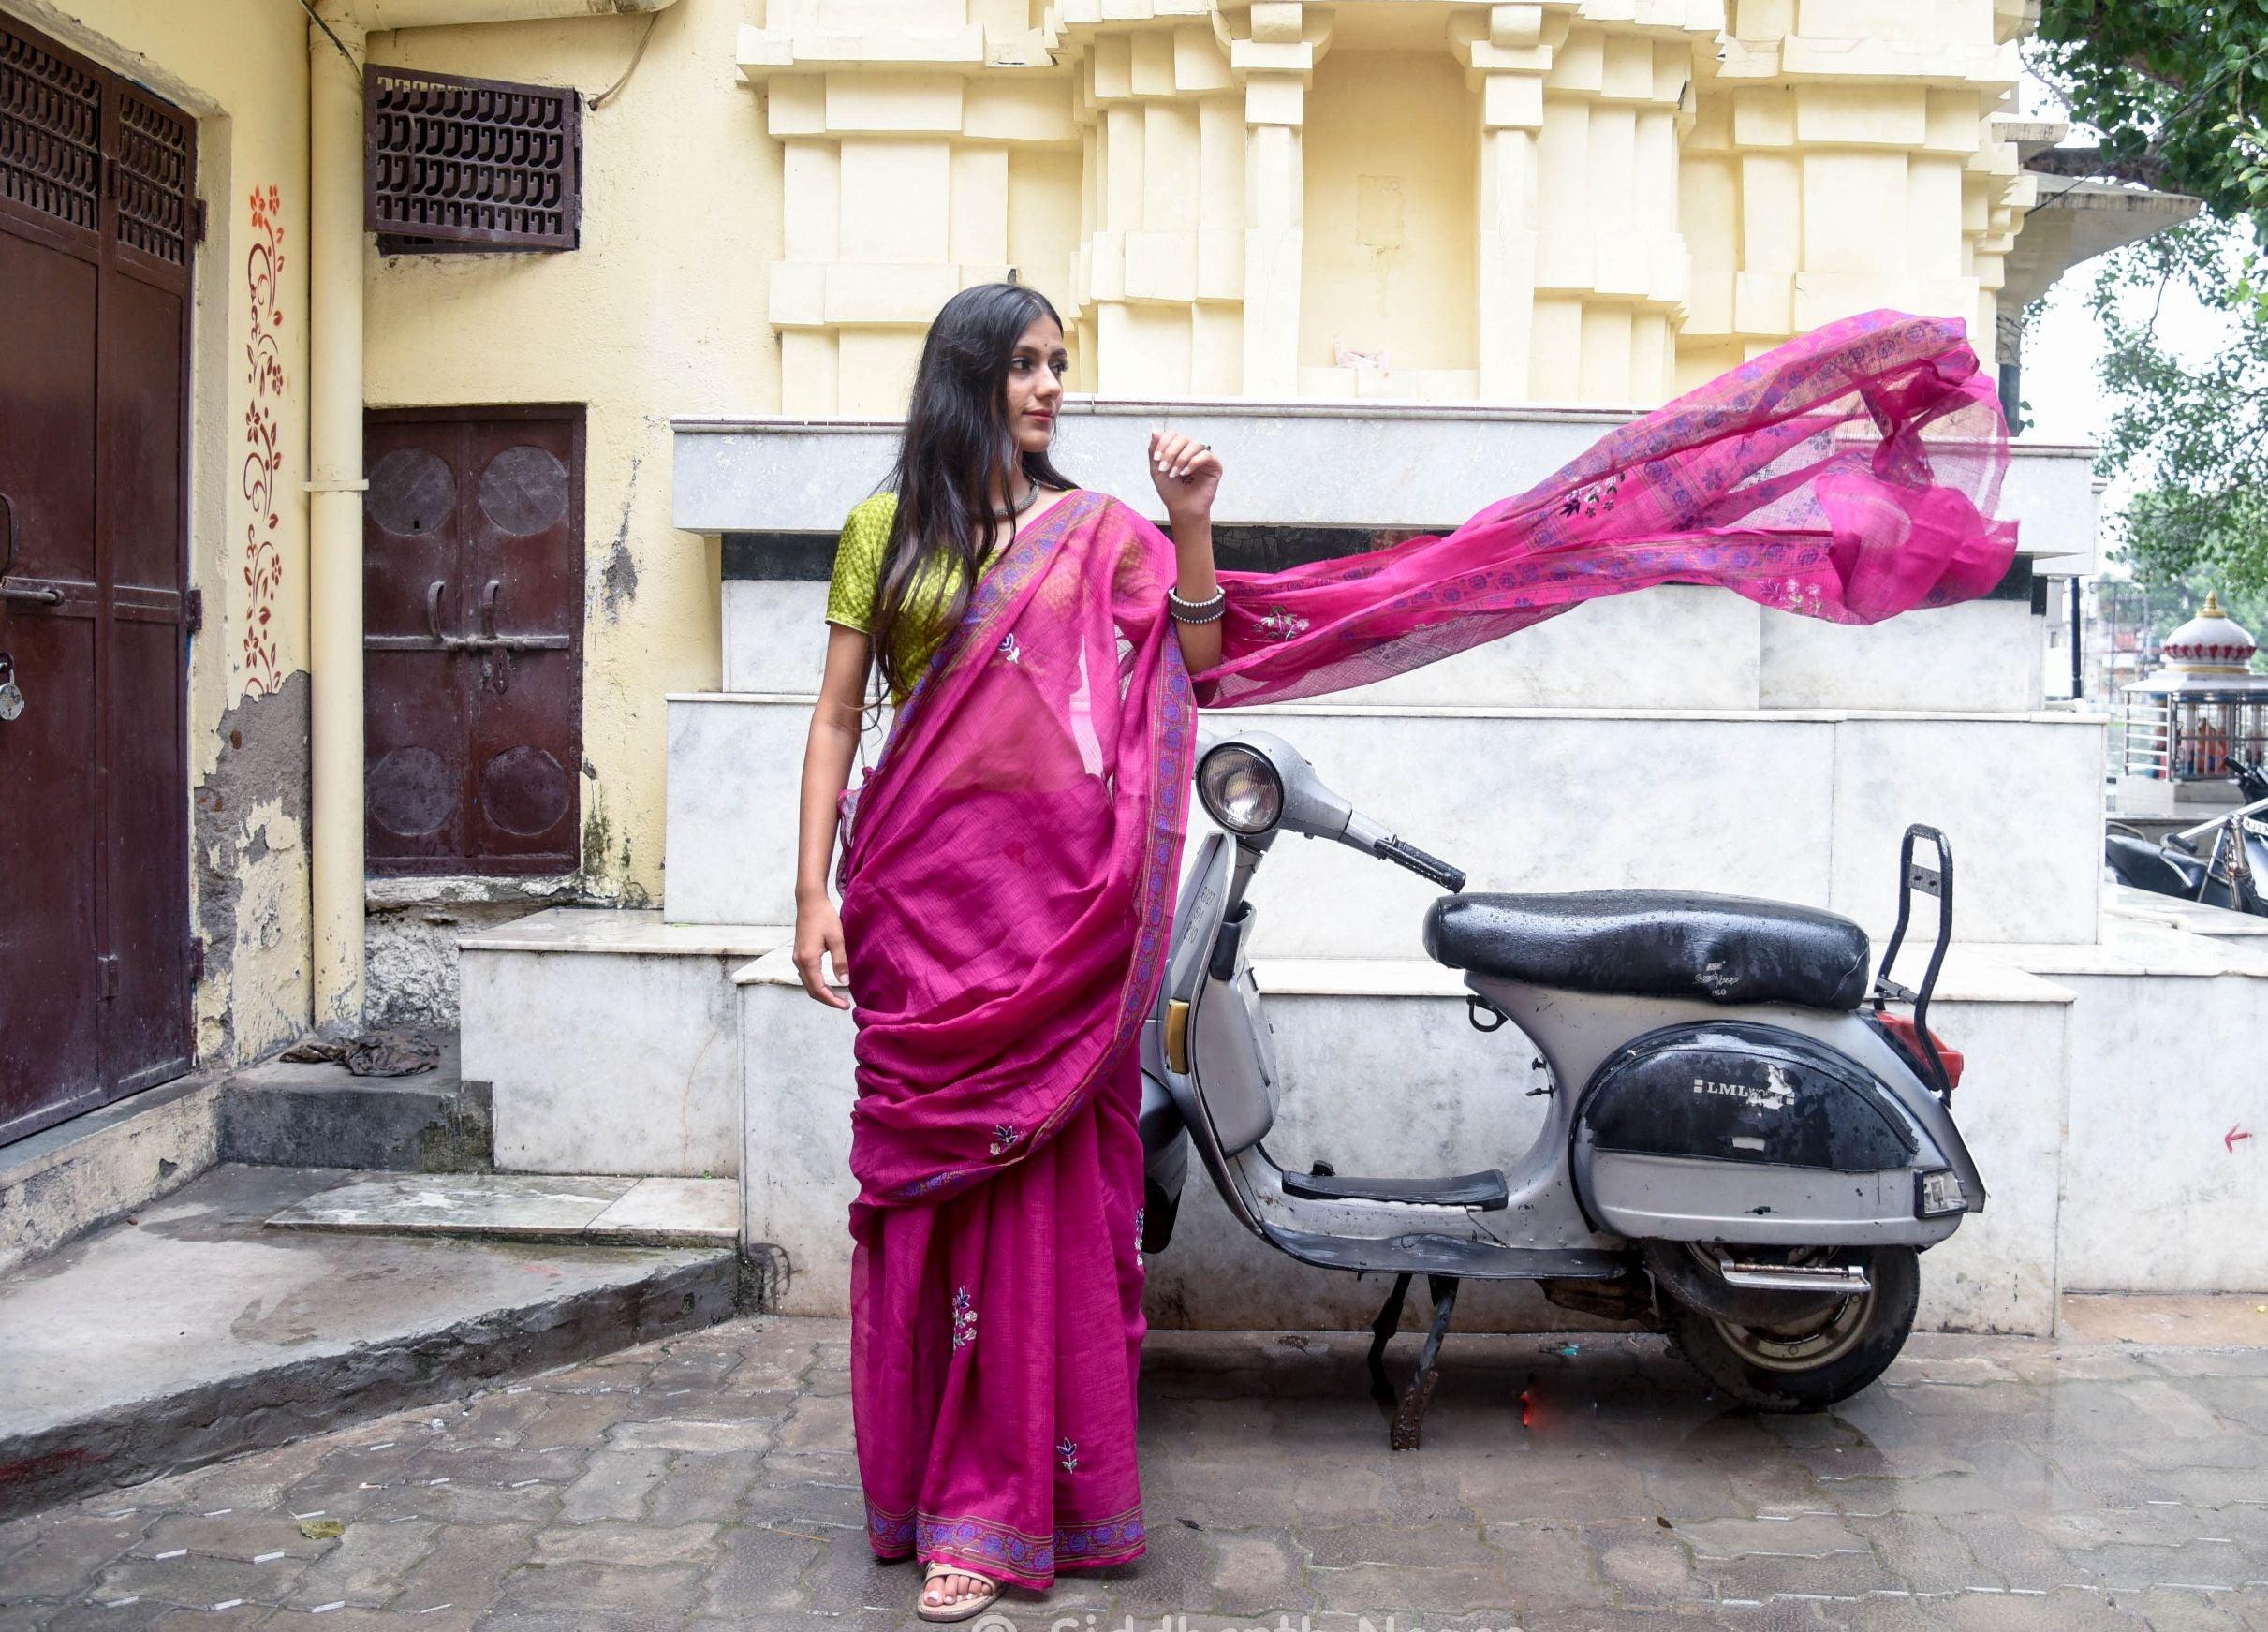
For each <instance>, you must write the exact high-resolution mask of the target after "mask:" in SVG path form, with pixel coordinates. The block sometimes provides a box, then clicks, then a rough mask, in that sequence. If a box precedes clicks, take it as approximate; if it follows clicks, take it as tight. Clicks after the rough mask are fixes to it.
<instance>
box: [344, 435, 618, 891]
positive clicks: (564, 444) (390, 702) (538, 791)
mask: <svg viewBox="0 0 2268 1632" xmlns="http://www.w3.org/2000/svg"><path fill="white" fill-rule="evenodd" d="M363 445H364V450H365V453H364V456H365V459H366V460H367V463H368V472H369V480H370V491H369V494H368V496H367V500H366V502H365V504H364V507H363V527H362V537H363V551H362V562H363V568H362V626H363V641H362V643H363V649H364V650H363V687H364V699H365V702H364V711H363V756H364V763H365V767H366V779H367V789H366V795H365V805H364V809H365V813H366V815H365V843H366V845H367V849H368V866H369V869H370V871H371V872H372V873H374V874H381V875H383V874H393V875H400V874H438V873H472V874H480V873H486V874H526V873H570V872H572V871H574V870H575V868H576V867H577V866H578V865H579V864H580V862H581V859H582V854H581V847H582V839H581V834H582V799H581V788H582V776H581V771H582V582H583V579H582V572H583V540H582V409H580V408H552V407H544V408H468V409H459V410H447V411H444V410H401V411H390V412H384V413H373V414H372V415H370V416H369V419H368V421H367V425H366V428H365V433H364V444H363Z"/></svg>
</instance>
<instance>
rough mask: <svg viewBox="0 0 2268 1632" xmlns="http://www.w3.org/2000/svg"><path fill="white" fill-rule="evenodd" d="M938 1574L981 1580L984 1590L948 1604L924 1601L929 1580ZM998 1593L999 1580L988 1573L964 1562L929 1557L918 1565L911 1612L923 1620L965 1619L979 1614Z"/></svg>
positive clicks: (992, 1602)
mask: <svg viewBox="0 0 2268 1632" xmlns="http://www.w3.org/2000/svg"><path fill="white" fill-rule="evenodd" d="M941 1575H961V1576H966V1577H968V1579H969V1580H971V1581H982V1582H983V1583H984V1585H985V1588H986V1590H985V1591H983V1592H981V1593H979V1594H978V1595H976V1596H975V1597H973V1598H961V1599H957V1600H955V1601H954V1602H952V1603H950V1604H932V1603H930V1602H929V1601H928V1599H929V1583H930V1582H931V1581H935V1580H936V1579H937V1578H938V1577H939V1576H941ZM999 1596H1000V1583H999V1582H998V1581H994V1580H993V1578H992V1577H991V1576H988V1575H979V1574H978V1573H977V1572H976V1571H975V1570H973V1569H971V1568H969V1567H968V1566H966V1565H963V1564H947V1563H945V1562H944V1561H943V1560H942V1559H932V1560H931V1561H930V1562H929V1563H928V1564H926V1565H924V1566H922V1571H921V1593H920V1596H918V1597H917V1598H915V1599H914V1613H915V1614H917V1615H919V1616H920V1618H921V1619H922V1620H924V1621H965V1620H967V1619H968V1618H969V1617H970V1616H971V1615H981V1614H983V1613H984V1611H985V1610H989V1609H991V1608H992V1607H993V1605H994V1602H995V1601H997V1600H998V1598H999Z"/></svg>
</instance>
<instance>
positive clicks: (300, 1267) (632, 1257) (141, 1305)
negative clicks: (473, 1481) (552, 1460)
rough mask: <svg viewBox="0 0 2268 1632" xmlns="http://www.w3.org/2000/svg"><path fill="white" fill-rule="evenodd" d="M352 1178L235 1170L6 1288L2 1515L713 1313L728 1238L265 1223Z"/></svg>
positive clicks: (592, 1351) (729, 1270) (708, 1319)
mask: <svg viewBox="0 0 2268 1632" xmlns="http://www.w3.org/2000/svg"><path fill="white" fill-rule="evenodd" d="M341 1176H342V1175H339V1174H336V1173H327V1172H316V1171H309V1170H305V1169H281V1168H220V1169H214V1171H213V1172H211V1173H208V1174H207V1175H206V1176H205V1177H204V1178H203V1179H201V1180H199V1182H198V1183H197V1184H193V1185H191V1186H189V1187H188V1188H187V1189H185V1190H184V1191H183V1192H182V1193H181V1194H180V1195H178V1196H176V1197H174V1198H171V1199H169V1200H168V1201H166V1202H163V1203H161V1204H159V1205H157V1206H155V1207H151V1208H147V1209H145V1210H144V1211H143V1212H142V1213H141V1214H140V1220H139V1223H138V1224H125V1223H121V1224H118V1225H114V1226H112V1227H111V1228H109V1229H107V1230H104V1231H101V1232H99V1233H97V1234H96V1235H94V1236H91V1237H89V1238H87V1239H86V1240H84V1241H82V1242H78V1243H77V1244H75V1245H73V1246H70V1247H66V1249H64V1250H63V1251H62V1252H59V1253H56V1254H54V1255H52V1256H51V1257H48V1258H47V1259H45V1260H43V1261H41V1262H40V1263H39V1264H37V1266H35V1267H34V1268H33V1269H32V1270H30V1271H27V1272H22V1273H20V1274H18V1275H16V1276H14V1277H12V1278H11V1279H10V1280H9V1281H8V1282H7V1283H6V1284H5V1285H0V1376H5V1377H7V1379H8V1387H7V1389H5V1390H0V1519H5V1518H7V1517H12V1516H13V1515H15V1514H18V1513H22V1512H25V1511H28V1510H30V1509H32V1508H34V1507H41V1506H43V1505H45V1504H48V1503H51V1502H54V1501H58V1500H60V1499H62V1498H64V1497H66V1496H69V1495H72V1494H74V1493H77V1492H82V1491H89V1490H95V1489H98V1488H100V1487H103V1486H106V1485H126V1484H133V1483H137V1482H139V1481H140V1480H142V1479H146V1478H152V1477H154V1476H155V1475H158V1474H161V1473H167V1472H169V1471H172V1470H174V1469H178V1468H185V1467H194V1466H198V1465H199V1464H201V1463H209V1462H214V1461H217V1460H219V1459H220V1458H223V1457H228V1456H234V1455H237V1454H239V1453H240V1452H243V1451H247V1450H253V1449H257V1448H261V1447H265V1446H272V1445H280V1444H283V1443H284V1442H286V1441H287V1440H292V1439H297V1438H300V1437H302V1436H303V1435H305V1434H312V1433H316V1432H318V1431H320V1430H322V1429H326V1428H330V1427H333V1426H336V1425H337V1424H339V1423H341V1422H346V1421H353V1420H356V1419H361V1418H363V1417H369V1416H375V1415H377V1414H379V1413H381V1412H385V1411H390V1410H393V1409H396V1408H398V1407H400V1406H403V1405H409V1404H423V1403H426V1402H431V1401H435V1400H440V1399H444V1398H447V1397H448V1396H449V1395H451V1394H453V1393H455V1392H456V1391H457V1390H459V1389H463V1388H464V1387H465V1386H467V1385H469V1384H473V1383H476V1382H479V1381H483V1380H486V1379H490V1378H494V1377H499V1376H508V1375H514V1374H517V1373H523V1372H527V1371H533V1370H537V1369H539V1368H542V1367H545V1366H551V1365H557V1364H562V1363H565V1362H567V1361H569V1360H587V1359H589V1358H591V1357H592V1356H594V1355H596V1354H602V1353H606V1352H608V1351H610V1350H612V1349H616V1348H620V1347H623V1346H625V1345H629V1344H633V1343H641V1342H644V1341H646V1340H647V1339H649V1338H655V1337H660V1336H665V1335H668V1334H669V1333H671V1332H676V1331H689V1330H692V1329H695V1328H699V1327H703V1326H708V1325H712V1324H714V1322H716V1321H718V1320H721V1319H724V1318H725V1317H726V1316H729V1315H730V1314H731V1313H732V1312H733V1311H734V1310H735V1308H736V1307H737V1306H738V1305H739V1302H740V1300H741V1286H742V1280H743V1277H742V1271H741V1263H740V1257H739V1255H738V1254H737V1253H735V1252H733V1251H731V1250H729V1249H725V1250H719V1249H716V1248H714V1247H712V1248H706V1249H683V1248H677V1249H653V1248H605V1247H596V1246H589V1245H572V1246H537V1245H527V1244H520V1243H513V1242H464V1241H430V1240H427V1241H412V1240H403V1239H399V1238H395V1239H379V1238H374V1237H366V1236H343V1235H328V1234H317V1233H314V1232H305V1233H300V1234H291V1233H287V1232H281V1231H267V1232H265V1233H264V1234H263V1233H262V1231H261V1228H260V1221H261V1219H263V1218H265V1217H266V1216H268V1215H269V1214H271V1213H273V1212H275V1211H276V1210H277V1209H278V1208H279V1207H281V1206H284V1205H287V1204H288V1203H290V1202H292V1201H295V1200H297V1199H299V1198H302V1197H303V1196H304V1195H306V1194H307V1193H309V1192H312V1191H315V1190H317V1189H320V1188H322V1187H323V1186H325V1185H326V1184H331V1183H332V1182H334V1181H335V1180H336V1179H337V1178H339V1177H341Z"/></svg>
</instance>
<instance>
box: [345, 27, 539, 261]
mask: <svg viewBox="0 0 2268 1632" xmlns="http://www.w3.org/2000/svg"><path fill="white" fill-rule="evenodd" d="M362 85H363V96H362V105H363V123H364V130H365V136H366V147H367V153H368V155H369V158H368V164H369V171H368V186H367V188H366V189H365V193H366V200H367V203H366V209H365V212H364V224H365V226H367V227H368V228H369V229H370V230H371V231H373V232H376V233H377V234H378V247H379V249H380V250H381V251H382V252H384V253H387V254H401V253H404V252H405V251H423V250H443V249H449V250H529V249H538V250H551V249H572V248H574V247H575V244H576V240H577V237H578V233H579V229H580V227H581V224H582V104H581V102H580V101H579V100H578V98H577V96H576V94H575V92H574V91H573V89H571V88H568V87H562V86H553V85H519V84H512V83H510V82H508V81H502V80H473V79H465V78H463V77H461V76H458V75H455V74H430V73H423V72H420V71H417V70H414V69H408V68H387V67H376V66H373V67H371V68H369V69H368V70H366V71H365V72H364V74H363V76H362Z"/></svg>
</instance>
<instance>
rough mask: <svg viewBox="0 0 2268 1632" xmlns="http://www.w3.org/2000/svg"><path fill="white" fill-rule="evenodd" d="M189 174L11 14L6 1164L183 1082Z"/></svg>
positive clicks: (2, 358) (0, 858) (3, 350)
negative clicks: (65, 1121)
mask: <svg viewBox="0 0 2268 1632" xmlns="http://www.w3.org/2000/svg"><path fill="white" fill-rule="evenodd" d="M195 174H196V148H195V127H194V126H193V125H192V124H191V123H190V121H189V120H188V119H187V118H186V117H185V116H184V115H183V114H182V113H181V112H180V111H179V110H176V109H173V108H171V107H169V106H168V105H167V104H165V103H163V102H161V101H159V100H158V99H157V98H155V97H154V96H151V95H150V94H149V93H148V92H146V91H143V90H141V89H140V87H138V86H136V85H133V84H131V83H129V82H128V81H125V80H123V79H121V78H119V77H118V76H117V75H115V74H112V73H110V72H109V71H107V70H106V69H103V68H101V67H99V66H96V65H95V64H94V63H91V62H88V61H86V60H85V59H83V58H81V57H80V56H78V55H76V54H75V53H73V52H71V51H66V50H65V49H63V48H62V47H61V46H59V45H57V44H55V43H54V42H53V41H52V40H49V39H47V38H45V37H42V36H40V35H38V34H37V33H35V32H33V31H32V30H29V29H27V28H25V27H23V26H22V24H21V23H19V22H15V21H14V20H13V19H8V18H0V715H6V714H9V713H13V714H14V716H15V717H13V718H0V1143H6V1142H7V1141H8V1140H10V1139H20V1138H22V1136H24V1135H26V1134H29V1133H32V1132H36V1131H37V1129H39V1128H41V1127H45V1126H47V1125H49V1124H51V1123H53V1122H57V1121H59V1120H61V1119H62V1118H64V1117H66V1116H69V1115H71V1114H73V1113H75V1112H77V1111H81V1110H89V1109H92V1108H94V1107H96V1106H98V1105H102V1104H105V1103H107V1102H108V1101H110V1100H112V1099H116V1098H118V1097H120V1096H122V1095H126V1094H130V1093H132V1092H134V1091H135V1090H136V1089H139V1088H144V1087H148V1086H150V1085H151V1084H153V1083H155V1082H160V1081H165V1080H167V1079H168V1078H170V1077H175V1076H179V1075H180V1074H181V1073H182V1072H183V1071H184V1070H186V1069H187V1068H188V1066H189V1063H190V1058H191V1034H190V1005H189V999H190V990H189V981H190V950H189V901H188V889H189V855H188V835H187V819H188V768H187V763H186V751H187V718H186V709H185V703H186V687H187V640H188V635H189V632H190V606H189V601H188V596H187V594H186V585H187V534H186V526H185V518H186V513H187V512H186V486H185V480H186V461H185V458H184V448H185V444H186V440H187V419H188V391H187V381H188V366H187V359H188V336H189V261H190V257H191V254H192V243H193V232H192V228H191V225H190V224H191V221H192V209H193V202H192V187H193V184H194V177H195ZM8 684H12V685H13V686H14V687H15V688H16V691H15V693H10V692H8V691H7V689H6V686H7V685H8ZM17 694H20V695H21V704H20V711H21V712H18V706H19V705H18V703H17Z"/></svg>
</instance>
